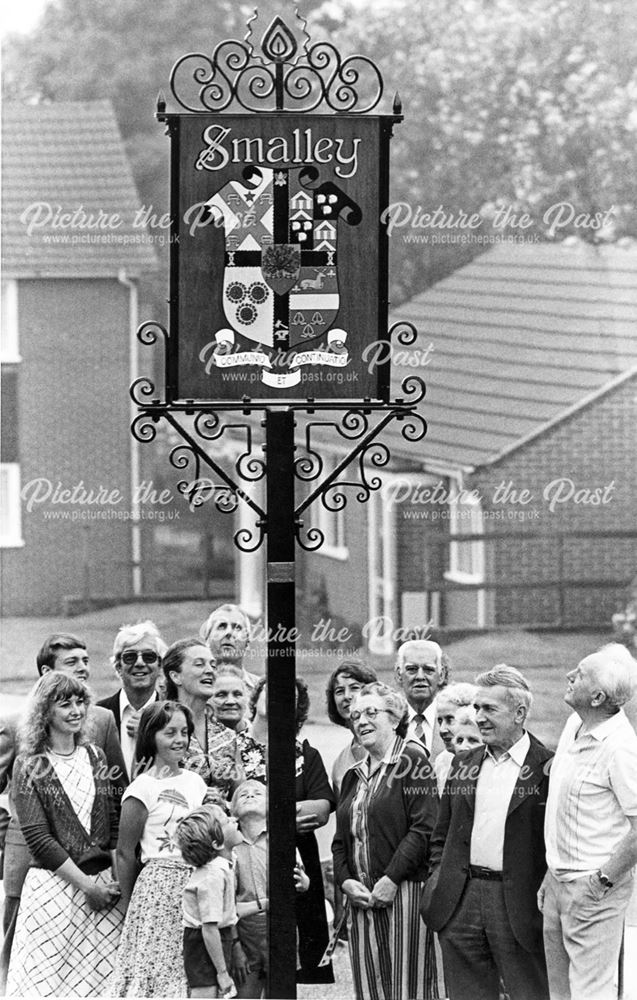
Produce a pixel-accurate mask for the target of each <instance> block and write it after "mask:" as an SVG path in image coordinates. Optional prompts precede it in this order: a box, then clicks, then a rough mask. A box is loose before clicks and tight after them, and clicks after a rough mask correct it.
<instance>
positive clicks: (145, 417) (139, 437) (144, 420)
mask: <svg viewBox="0 0 637 1000" xmlns="http://www.w3.org/2000/svg"><path fill="white" fill-rule="evenodd" d="M130 429H131V434H132V435H133V437H134V438H135V440H136V441H139V442H140V443H141V444H148V443H149V442H150V441H154V440H155V437H156V436H157V420H156V419H155V418H153V417H152V416H151V415H150V414H149V413H140V414H139V415H138V416H137V417H135V419H134V420H133V422H132V423H131V426H130Z"/></svg>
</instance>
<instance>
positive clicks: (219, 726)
mask: <svg viewBox="0 0 637 1000" xmlns="http://www.w3.org/2000/svg"><path fill="white" fill-rule="evenodd" d="M163 670H164V677H165V683H166V697H167V698H168V699H169V700H170V701H179V702H181V704H182V705H185V706H186V707H187V708H188V709H190V712H191V714H192V718H193V723H194V732H193V734H192V737H191V739H190V745H189V747H188V750H187V751H186V753H185V755H184V767H186V768H187V769H188V770H189V771H196V772H197V774H200V775H201V777H202V778H203V779H204V781H205V782H206V784H207V785H210V786H212V787H215V788H218V789H219V790H220V791H221V793H222V795H223V796H224V797H225V798H228V797H230V796H231V795H232V793H233V791H234V789H235V788H236V786H237V783H238V781H239V780H240V779H241V777H242V774H241V772H240V769H239V766H238V757H237V739H236V735H235V733H234V732H233V730H232V729H230V728H228V726H226V725H224V724H223V723H222V722H219V721H217V720H216V719H215V712H214V708H213V704H214V703H211V701H210V699H211V698H212V696H213V694H214V691H215V684H216V678H217V671H216V668H215V665H214V660H213V657H212V654H211V652H210V650H209V648H208V646H207V645H206V643H205V642H204V641H203V640H202V639H200V638H198V637H197V636H193V637H192V638H189V639H179V640H178V641H177V642H174V643H173V644H172V646H169V647H168V649H167V650H166V653H165V654H164V659H163ZM244 708H245V699H244Z"/></svg>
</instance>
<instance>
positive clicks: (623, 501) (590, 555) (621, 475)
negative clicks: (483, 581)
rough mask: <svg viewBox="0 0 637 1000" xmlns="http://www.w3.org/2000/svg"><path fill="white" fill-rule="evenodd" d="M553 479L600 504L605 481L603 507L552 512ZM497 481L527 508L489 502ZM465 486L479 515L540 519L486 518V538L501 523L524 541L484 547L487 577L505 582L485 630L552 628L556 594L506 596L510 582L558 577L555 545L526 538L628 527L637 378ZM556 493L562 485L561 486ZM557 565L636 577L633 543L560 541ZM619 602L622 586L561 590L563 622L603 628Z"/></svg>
mask: <svg viewBox="0 0 637 1000" xmlns="http://www.w3.org/2000/svg"><path fill="white" fill-rule="evenodd" d="M562 477H563V478H565V479H568V480H571V481H572V482H573V484H574V487H575V490H576V491H577V490H590V491H591V492H593V491H595V490H597V489H599V490H600V494H599V495H600V497H602V496H603V495H604V494H603V491H604V490H605V489H606V488H607V487H610V484H613V485H612V489H608V491H607V493H606V497H607V500H608V502H607V503H605V504H599V505H596V506H595V505H591V504H584V503H575V502H574V499H570V500H567V501H565V502H564V503H558V504H554V510H553V511H551V509H550V507H551V505H550V499H549V497H550V496H551V495H554V494H551V484H553V483H554V481H555V480H557V479H560V478H562ZM502 481H505V482H507V483H508V482H509V481H510V482H511V484H512V487H513V489H515V490H516V493H517V494H518V495H519V493H520V491H521V490H523V489H527V490H529V492H530V493H531V494H532V497H533V499H532V500H530V501H529V503H528V504H527V505H512V504H510V503H505V504H500V505H497V504H493V503H492V502H491V500H492V497H493V494H494V491H495V490H496V489H497V487H498V486H499V485H500V484H501V483H502ZM466 485H467V486H468V487H470V488H472V489H473V488H475V489H476V490H477V491H478V492H479V494H480V495H481V497H482V498H483V503H482V509H483V510H484V511H486V512H489V511H493V512H495V511H496V510H498V509H499V510H504V511H505V512H506V511H509V510H512V509H513V507H517V509H518V510H525V509H526V510H529V511H533V510H537V511H538V512H539V518H537V519H534V518H533V519H529V520H523V521H520V520H515V519H508V517H507V520H506V521H496V520H489V519H488V518H487V519H485V534H486V533H490V532H495V533H497V531H498V528H499V526H500V525H503V530H504V529H506V528H515V529H516V530H517V529H520V530H521V531H523V532H524V533H525V535H528V541H527V540H526V539H522V540H505V539H503V540H502V541H500V542H496V543H487V545H486V552H485V555H486V559H485V563H486V576H487V578H488V579H491V580H495V581H501V582H502V583H505V582H506V583H507V586H506V588H505V589H503V590H500V591H498V592H497V593H496V595H495V597H494V599H493V602H489V603H490V604H491V606H492V609H493V618H492V621H491V622H487V624H496V625H507V624H512V623H518V622H527V623H542V622H551V621H554V620H555V618H556V615H557V605H558V593H557V590H556V589H554V588H551V589H549V590H544V591H542V590H539V589H537V590H536V589H533V590H516V589H515V583H516V582H523V581H530V580H536V579H538V580H549V579H553V580H554V579H557V578H558V577H559V574H560V565H559V564H560V551H559V544H558V542H557V541H556V540H555V539H544V540H540V539H537V538H536V539H534V540H533V539H532V536H533V535H535V534H536V533H538V532H540V533H541V532H546V531H550V532H558V531H564V532H568V531H576V530H577V531H613V530H615V531H619V530H628V531H636V530H637V374H636V375H633V376H632V377H631V378H630V379H628V380H627V381H625V382H624V383H622V384H621V385H619V386H617V387H615V388H614V389H611V390H609V391H608V392H607V393H606V394H604V395H602V396H601V397H599V398H597V399H596V400H594V401H593V402H592V403H590V404H589V405H588V406H586V407H585V408H583V409H581V410H579V411H578V412H576V413H574V414H573V415H571V416H570V417H567V418H566V419H564V420H563V421H561V422H560V423H559V424H557V425H556V426H555V427H554V428H552V429H550V430H548V431H546V432H545V433H543V434H542V435H540V436H539V437H538V438H537V439H535V440H532V441H530V442H529V443H528V444H526V445H524V446H522V447H520V448H518V449H516V450H515V451H514V452H512V453H511V454H510V455H509V456H508V457H505V458H503V459H502V460H501V461H499V462H497V463H495V464H494V465H492V466H489V468H486V469H484V470H483V471H478V472H477V473H475V474H474V475H473V476H471V477H470V478H469V479H468V480H467V483H466ZM564 488H565V489H569V488H570V487H569V485H568V483H567V484H566V486H565V487H564ZM553 489H555V487H553ZM545 490H548V496H547V497H545V496H544V491H545ZM582 496H583V495H582ZM561 559H562V562H563V568H562V573H563V575H564V576H565V577H566V578H567V579H572V580H586V579H589V580H591V579H602V580H604V579H606V580H613V579H614V580H623V581H624V582H625V584H627V583H628V581H629V580H630V579H631V578H632V577H633V576H634V575H635V573H637V537H634V538H612V537H607V538H604V537H601V538H572V539H566V540H565V541H564V545H563V551H562V554H561ZM625 601H626V592H625V589H624V587H622V586H621V585H619V586H616V587H613V588H608V589H607V588H588V587H587V588H575V587H570V588H566V591H565V603H564V618H565V621H564V624H566V625H569V626H581V625H604V624H606V625H608V626H609V627H610V617H611V615H612V613H613V612H614V611H616V610H617V609H618V608H620V607H623V605H624V604H625Z"/></svg>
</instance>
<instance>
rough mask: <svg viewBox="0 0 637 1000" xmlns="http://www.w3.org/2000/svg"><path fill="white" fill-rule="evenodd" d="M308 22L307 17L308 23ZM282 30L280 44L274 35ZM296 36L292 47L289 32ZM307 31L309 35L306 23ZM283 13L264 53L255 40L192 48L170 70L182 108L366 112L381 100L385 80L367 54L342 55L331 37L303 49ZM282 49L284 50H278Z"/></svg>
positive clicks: (266, 41)
mask: <svg viewBox="0 0 637 1000" xmlns="http://www.w3.org/2000/svg"><path fill="white" fill-rule="evenodd" d="M303 24H305V22H303ZM273 33H274V34H278V41H279V45H282V46H283V48H280V49H278V50H276V51H275V49H276V47H273V44H272V38H273ZM285 33H287V34H288V35H289V37H290V44H289V47H287V48H286V46H285V42H284V41H282V39H283V36H284V35H285ZM304 34H305V36H306V38H307V39H308V41H309V36H308V35H307V32H306V31H305V28H304ZM297 51H298V46H297V45H296V43H295V42H294V39H293V35H292V32H291V31H290V29H289V28H288V27H287V25H286V24H285V22H283V21H282V20H281V19H280V18H275V20H274V21H273V22H272V24H271V25H270V28H269V29H268V31H267V32H266V34H265V35H264V39H263V44H262V46H261V52H257V51H256V49H255V48H254V47H253V46H252V45H251V44H250V42H248V41H247V40H246V41H239V40H238V39H234V38H233V39H226V40H225V41H223V42H220V43H219V44H218V45H217V46H216V48H215V49H214V51H213V53H212V55H211V56H209V55H206V54H205V53H203V52H189V53H186V54H185V55H183V56H181V57H180V58H179V59H178V60H177V62H176V63H175V65H174V66H173V68H172V70H171V72H170V90H171V93H172V95H173V97H174V98H175V100H176V101H177V103H178V104H180V105H181V107H182V108H185V109H186V111H193V112H195V113H197V112H202V111H215V112H219V111H224V110H225V109H226V108H228V107H229V106H230V105H231V104H232V103H233V102H236V103H237V104H238V105H240V107H242V108H244V109H245V110H246V111H252V112H257V113H259V112H262V113H263V112H271V111H302V112H308V111H314V110H316V108H318V107H319V106H320V105H321V104H325V105H326V106H327V107H328V108H330V109H331V110H332V111H336V112H356V113H357V114H365V113H366V112H368V111H371V110H372V109H373V108H375V107H376V105H377V104H378V103H379V101H380V99H381V97H382V95H383V89H384V85H383V79H382V76H381V73H380V71H379V69H378V67H377V66H376V65H375V64H374V63H373V62H372V61H371V59H368V58H367V57H366V56H360V55H353V56H348V57H347V58H346V59H342V58H341V55H340V53H339V52H338V50H337V49H336V48H335V46H334V45H332V43H331V42H317V43H316V44H315V45H313V46H311V47H308V45H307V42H304V44H303V47H302V52H301V54H300V55H297ZM277 52H278V55H277Z"/></svg>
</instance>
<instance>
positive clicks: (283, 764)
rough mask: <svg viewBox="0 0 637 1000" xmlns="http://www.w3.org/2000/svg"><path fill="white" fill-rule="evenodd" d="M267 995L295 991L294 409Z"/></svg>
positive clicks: (286, 475)
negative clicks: (293, 872)
mask: <svg viewBox="0 0 637 1000" xmlns="http://www.w3.org/2000/svg"><path fill="white" fill-rule="evenodd" d="M265 429H266V430H265V433H266V467H267V485H266V497H267V505H266V510H267V511H268V533H267V542H266V544H267V609H268V610H267V614H268V619H267V620H268V668H267V670H268V672H267V678H268V838H269V840H268V843H269V864H268V902H269V914H270V921H269V938H268V952H269V962H268V983H267V995H268V997H277V998H281V1000H288V998H294V997H295V996H296V982H295V979H296V962H295V959H294V956H295V952H296V925H295V913H294V906H295V892H294V880H293V875H292V871H293V868H294V857H295V850H296V837H295V814H296V805H295V794H294V780H295V778H294V771H295V766H294V764H295V750H294V748H295V739H296V727H295V709H296V685H295V642H294V638H295V632H294V629H295V593H294V591H295V576H294V544H295V543H294V414H293V413H292V412H291V411H290V410H277V411H272V410H268V411H267V412H266V420H265Z"/></svg>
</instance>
